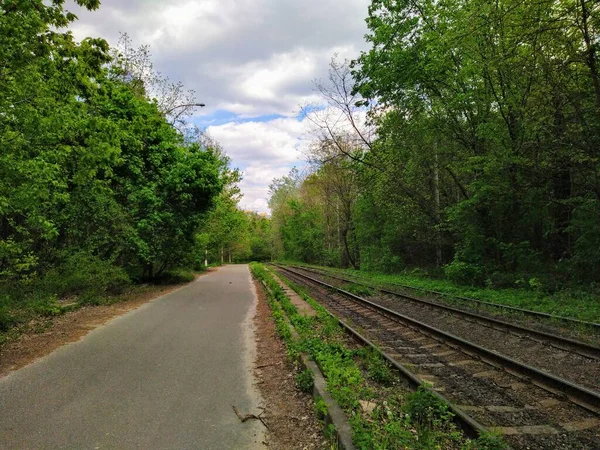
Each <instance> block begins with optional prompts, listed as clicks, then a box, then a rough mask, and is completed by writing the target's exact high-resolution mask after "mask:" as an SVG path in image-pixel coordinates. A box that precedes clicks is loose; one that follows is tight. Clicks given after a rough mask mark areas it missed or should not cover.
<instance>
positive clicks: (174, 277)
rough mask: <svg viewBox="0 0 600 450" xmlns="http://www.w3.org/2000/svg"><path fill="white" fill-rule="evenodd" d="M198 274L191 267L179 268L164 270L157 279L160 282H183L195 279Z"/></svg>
mask: <svg viewBox="0 0 600 450" xmlns="http://www.w3.org/2000/svg"><path fill="white" fill-rule="evenodd" d="M195 278H196V275H195V274H194V272H192V271H191V270H189V269H184V268H179V269H171V270H167V271H165V272H163V274H162V275H161V276H160V278H159V279H158V280H157V282H158V283H160V284H181V283H189V282H191V281H194V279H195Z"/></svg>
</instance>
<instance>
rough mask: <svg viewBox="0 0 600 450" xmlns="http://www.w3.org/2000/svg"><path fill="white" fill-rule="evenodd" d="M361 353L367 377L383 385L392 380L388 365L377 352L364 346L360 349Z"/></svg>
mask: <svg viewBox="0 0 600 450" xmlns="http://www.w3.org/2000/svg"><path fill="white" fill-rule="evenodd" d="M361 354H362V357H363V359H364V363H365V368H366V370H367V375H368V376H369V378H371V379H372V380H373V381H376V382H378V383H382V384H385V385H387V384H390V383H391V382H392V379H393V377H392V371H391V370H390V366H389V365H388V363H387V361H385V360H384V359H383V357H382V356H381V355H380V354H379V353H378V352H376V351H374V350H372V349H370V348H368V347H365V348H364V349H362V350H361Z"/></svg>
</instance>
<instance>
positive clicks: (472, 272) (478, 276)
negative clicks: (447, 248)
mask: <svg viewBox="0 0 600 450" xmlns="http://www.w3.org/2000/svg"><path fill="white" fill-rule="evenodd" d="M444 274H445V275H446V277H447V278H448V279H449V280H450V281H453V282H454V283H458V284H464V285H471V286H482V285H483V281H484V277H483V274H484V271H483V267H481V266H479V265H477V264H469V263H466V262H462V261H452V262H451V263H450V264H447V265H445V266H444Z"/></svg>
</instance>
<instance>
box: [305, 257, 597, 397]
mask: <svg viewBox="0 0 600 450" xmlns="http://www.w3.org/2000/svg"><path fill="white" fill-rule="evenodd" d="M295 270H297V269H296V268H295ZM303 272H304V273H308V274H309V275H311V276H317V278H319V277H321V279H323V278H325V279H326V280H327V281H330V282H331V283H332V284H334V285H337V287H342V288H343V287H344V284H345V283H347V282H350V281H351V280H347V279H344V278H341V277H336V276H333V275H326V274H323V273H321V272H316V271H312V270H309V269H306V268H301V269H300V272H299V273H303ZM369 287H370V288H372V289H374V293H373V294H372V295H370V296H367V297H365V298H366V299H367V300H369V301H371V302H374V303H377V304H378V305H381V306H383V307H386V308H389V309H392V310H394V311H396V312H398V313H401V314H405V315H407V316H409V317H412V318H414V319H417V320H420V321H422V322H424V323H427V324H429V325H432V326H434V327H437V328H439V329H441V330H444V331H446V332H449V333H452V334H455V335H457V336H459V337H462V338H465V339H468V340H470V341H473V342H474V343H476V344H479V345H481V346H483V347H486V348H489V349H490V350H493V351H495V352H498V353H501V354H504V355H507V356H509V357H511V358H514V359H516V360H518V361H521V362H523V363H525V364H528V365H532V366H535V367H538V368H540V369H542V370H544V371H546V372H549V373H554V374H556V375H557V376H559V377H561V378H565V379H567V380H570V381H572V382H573V383H577V384H581V385H583V386H586V387H587V388H589V389H592V390H596V391H600V348H599V347H597V346H595V345H591V344H588V343H584V342H580V341H576V340H574V339H570V338H565V337H563V336H560V335H556V334H551V333H548V332H544V331H539V330H536V329H530V328H526V327H524V326H522V325H518V324H513V323H510V322H507V321H504V320H499V319H497V318H491V317H487V316H483V315H479V314H476V313H473V312H470V311H466V310H462V309H458V308H454V307H451V306H448V305H445V304H440V303H436V302H432V301H429V300H425V299H420V298H416V297H412V296H407V295H405V294H401V293H397V292H393V291H389V290H386V289H382V288H376V287H374V286H369Z"/></svg>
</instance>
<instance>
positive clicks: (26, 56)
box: [0, 0, 268, 331]
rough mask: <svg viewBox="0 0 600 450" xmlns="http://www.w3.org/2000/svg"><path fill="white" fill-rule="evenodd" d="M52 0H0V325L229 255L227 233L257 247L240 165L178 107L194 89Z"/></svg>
mask: <svg viewBox="0 0 600 450" xmlns="http://www.w3.org/2000/svg"><path fill="white" fill-rule="evenodd" d="M63 3H64V2H63V1H59V0H55V1H52V2H43V1H41V0H33V1H12V0H7V1H2V2H0V39H1V41H2V45H1V46H0V61H1V62H2V63H1V64H0V92H2V95H1V96H0V147H1V149H2V150H1V153H0V331H5V330H8V329H9V328H11V327H12V326H14V325H16V324H18V323H20V322H22V321H26V320H27V319H28V318H29V317H31V316H32V315H35V314H44V315H45V314H54V313H57V312H58V311H60V309H59V308H58V306H57V300H58V299H61V298H65V297H76V298H77V299H78V301H79V302H81V303H84V304H85V303H86V302H96V301H99V299H101V298H102V297H103V296H106V295H112V294H116V293H118V292H121V291H122V290H123V289H124V288H125V287H127V286H129V285H131V284H132V283H140V282H155V281H160V280H161V279H163V278H171V279H173V278H175V279H177V276H178V275H179V276H184V278H185V277H189V275H187V274H185V273H183V275H182V274H181V273H179V274H178V272H177V269H186V270H200V269H201V268H203V266H204V265H205V263H209V264H215V263H216V264H218V263H220V262H223V261H227V260H231V252H232V250H231V248H230V247H232V246H233V243H234V242H236V243H238V246H237V247H236V250H237V253H238V255H241V257H245V258H250V256H251V253H252V251H254V252H255V253H256V255H255V257H254V259H265V258H266V257H265V256H264V254H265V252H268V250H265V248H263V247H264V246H261V243H260V242H258V241H256V239H254V240H253V239H252V238H251V237H250V233H252V234H253V235H255V236H261V233H262V234H265V233H267V231H268V230H267V227H268V223H267V220H266V218H264V217H262V216H259V215H258V214H252V213H245V212H243V211H241V210H240V209H239V208H238V206H237V201H238V200H239V189H237V185H236V183H237V182H239V180H240V173H239V171H237V170H235V169H233V168H231V162H230V160H229V158H228V157H227V156H226V154H225V152H224V150H223V149H222V148H221V146H220V145H219V144H218V143H217V142H215V141H214V140H212V139H211V138H210V137H208V136H206V134H205V133H203V132H202V131H201V130H198V129H197V128H195V127H194V126H193V125H191V124H190V122H189V121H188V120H187V118H188V117H189V116H190V114H191V112H192V107H193V105H194V103H195V102H196V100H195V97H194V92H192V91H189V90H186V89H185V87H184V86H183V85H182V84H181V83H178V82H171V81H170V80H169V79H167V78H165V77H163V76H161V75H160V74H159V73H157V72H156V71H155V70H154V69H153V66H152V62H151V55H150V51H149V48H148V47H147V46H142V47H139V48H135V47H134V46H133V45H132V42H131V39H130V38H129V37H128V36H127V35H126V34H124V35H123V36H122V38H121V41H120V42H119V45H118V46H116V47H115V48H111V47H109V45H108V43H107V42H106V41H105V40H103V39H100V38H87V39H84V40H83V41H81V42H77V41H76V40H75V39H74V37H73V35H72V33H71V32H70V31H68V28H67V27H68V26H69V24H71V23H72V22H73V21H75V20H76V17H75V16H74V15H73V14H72V13H70V12H68V11H67V10H65V8H64V5H63ZM77 3H78V4H79V5H81V6H84V7H86V8H88V9H90V10H93V9H96V8H98V7H99V2H98V0H78V1H77ZM241 235H244V236H246V238H245V240H244V243H243V244H239V242H240V239H239V238H240V236H241Z"/></svg>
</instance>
